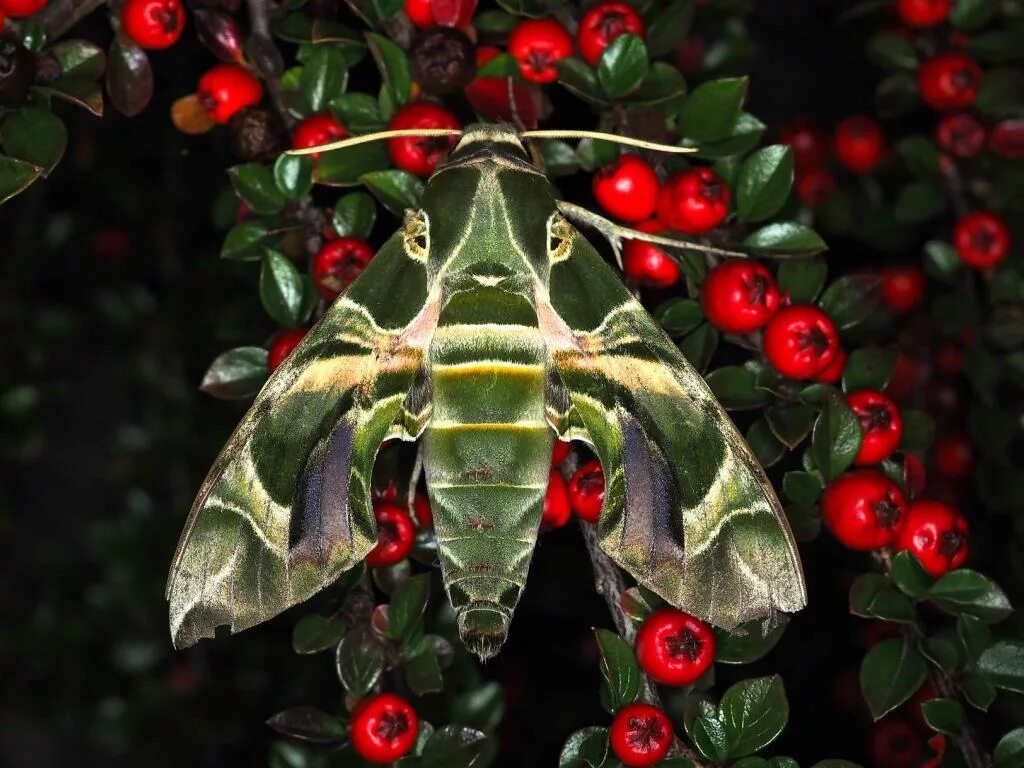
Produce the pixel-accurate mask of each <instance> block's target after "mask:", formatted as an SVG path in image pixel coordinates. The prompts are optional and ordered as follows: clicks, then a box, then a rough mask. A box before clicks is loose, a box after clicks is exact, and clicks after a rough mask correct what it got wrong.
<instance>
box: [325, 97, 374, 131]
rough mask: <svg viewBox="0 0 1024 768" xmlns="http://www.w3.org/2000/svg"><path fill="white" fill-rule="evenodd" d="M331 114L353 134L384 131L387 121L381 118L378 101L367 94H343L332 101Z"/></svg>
mask: <svg viewBox="0 0 1024 768" xmlns="http://www.w3.org/2000/svg"><path fill="white" fill-rule="evenodd" d="M331 112H333V113H334V115H335V117H337V118H338V120H340V121H341V124H342V125H344V126H345V127H346V128H347V129H348V130H349V131H350V132H351V133H353V134H362V133H372V132H373V131H382V130H384V128H385V127H386V126H387V121H386V120H385V119H384V118H383V117H381V114H380V106H379V105H378V103H377V100H376V99H375V98H373V97H372V96H370V95H368V94H365V93H358V92H354V93H343V94H341V95H340V96H336V97H335V98H333V99H331Z"/></svg>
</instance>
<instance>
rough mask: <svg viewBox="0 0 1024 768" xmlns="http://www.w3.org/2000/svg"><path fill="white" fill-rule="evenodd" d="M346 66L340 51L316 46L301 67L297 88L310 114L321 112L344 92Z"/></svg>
mask: <svg viewBox="0 0 1024 768" xmlns="http://www.w3.org/2000/svg"><path fill="white" fill-rule="evenodd" d="M347 81H348V66H347V64H346V61H345V57H344V55H342V53H341V51H340V50H338V49H337V48H335V47H334V46H331V45H317V46H316V47H315V49H314V50H313V53H312V54H310V56H309V58H308V59H306V61H305V63H304V64H303V66H302V77H301V78H300V79H299V87H300V88H301V89H302V95H303V96H305V97H306V104H307V105H308V106H309V109H310V111H311V112H322V111H324V110H325V109H326V108H327V105H328V104H329V103H330V102H331V100H332V99H334V98H335V97H337V96H340V95H341V94H342V92H343V91H344V90H345V84H346V82H347Z"/></svg>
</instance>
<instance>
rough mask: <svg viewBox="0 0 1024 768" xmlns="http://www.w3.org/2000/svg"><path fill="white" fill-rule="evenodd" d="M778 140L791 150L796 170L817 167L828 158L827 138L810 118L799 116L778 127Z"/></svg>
mask: <svg viewBox="0 0 1024 768" xmlns="http://www.w3.org/2000/svg"><path fill="white" fill-rule="evenodd" d="M779 141H780V142H782V143H783V144H788V145H789V146H790V148H791V149H792V150H793V163H794V164H795V165H796V168H797V170H811V169H814V168H819V167H821V166H822V165H824V164H825V161H826V160H827V159H828V138H826V136H825V133H824V132H823V131H822V130H821V128H819V127H818V125H817V124H816V123H814V122H813V121H812V120H811V119H810V118H808V117H804V116H799V117H794V118H792V119H790V120H787V121H786V122H785V123H783V124H782V126H780V127H779Z"/></svg>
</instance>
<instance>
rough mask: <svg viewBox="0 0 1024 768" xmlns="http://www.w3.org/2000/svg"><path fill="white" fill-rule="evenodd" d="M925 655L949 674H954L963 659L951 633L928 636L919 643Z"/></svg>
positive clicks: (919, 647)
mask: <svg viewBox="0 0 1024 768" xmlns="http://www.w3.org/2000/svg"><path fill="white" fill-rule="evenodd" d="M918 649H919V650H920V651H921V653H923V654H924V657H925V658H926V659H927V660H928V661H930V662H931V663H932V664H934V665H935V666H937V667H938V668H939V669H941V670H942V671H943V672H945V673H946V674H947V675H951V674H953V672H955V671H956V669H957V668H958V667H960V666H961V664H962V662H963V659H962V658H961V654H960V650H959V648H958V646H957V644H956V642H955V641H954V640H952V639H951V635H948V636H941V635H935V636H933V637H926V638H925V639H924V640H923V641H921V642H920V643H919V644H918Z"/></svg>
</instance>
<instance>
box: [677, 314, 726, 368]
mask: <svg viewBox="0 0 1024 768" xmlns="http://www.w3.org/2000/svg"><path fill="white" fill-rule="evenodd" d="M717 348H718V331H717V330H716V329H715V328H714V327H712V326H711V324H710V323H702V324H701V325H699V326H698V327H697V329H696V330H694V331H692V332H691V333H690V334H689V335H688V336H686V337H685V338H684V339H683V340H682V341H680V342H679V350H680V351H681V352H682V353H683V356H684V357H686V359H687V360H689V361H690V365H692V366H693V367H694V368H696V369H697V370H698V371H704V369H705V368H707V367H708V363H709V362H711V356H712V355H713V354H714V353H715V349H717Z"/></svg>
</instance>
